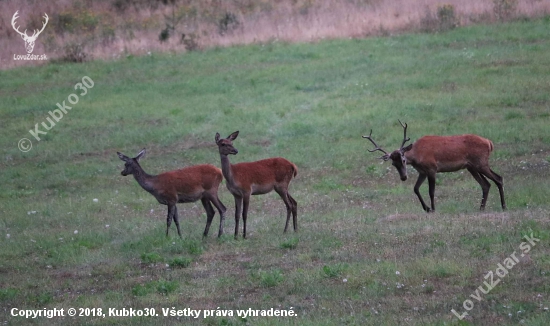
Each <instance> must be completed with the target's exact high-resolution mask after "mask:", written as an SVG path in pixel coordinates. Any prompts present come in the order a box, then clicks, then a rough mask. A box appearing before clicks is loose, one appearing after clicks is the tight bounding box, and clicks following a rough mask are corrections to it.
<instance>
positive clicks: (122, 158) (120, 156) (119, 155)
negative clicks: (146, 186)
mask: <svg viewBox="0 0 550 326" xmlns="http://www.w3.org/2000/svg"><path fill="white" fill-rule="evenodd" d="M116 153H117V155H118V158H120V159H121V160H123V161H124V162H127V161H128V160H129V159H130V158H129V157H128V156H126V155H124V154H122V153H121V152H116Z"/></svg>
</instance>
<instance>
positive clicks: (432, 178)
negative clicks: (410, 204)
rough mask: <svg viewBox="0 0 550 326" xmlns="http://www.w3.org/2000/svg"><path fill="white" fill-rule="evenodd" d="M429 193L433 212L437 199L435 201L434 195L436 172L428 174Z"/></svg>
mask: <svg viewBox="0 0 550 326" xmlns="http://www.w3.org/2000/svg"><path fill="white" fill-rule="evenodd" d="M428 193H429V194H430V201H431V203H432V210H431V211H432V212H434V211H435V201H434V195H435V174H434V175H428Z"/></svg>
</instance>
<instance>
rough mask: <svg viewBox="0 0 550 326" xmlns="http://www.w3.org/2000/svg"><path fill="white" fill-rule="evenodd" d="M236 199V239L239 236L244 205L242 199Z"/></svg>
mask: <svg viewBox="0 0 550 326" xmlns="http://www.w3.org/2000/svg"><path fill="white" fill-rule="evenodd" d="M234 197H235V239H237V236H238V235H239V220H240V219H241V209H242V205H243V198H242V197H237V196H234Z"/></svg>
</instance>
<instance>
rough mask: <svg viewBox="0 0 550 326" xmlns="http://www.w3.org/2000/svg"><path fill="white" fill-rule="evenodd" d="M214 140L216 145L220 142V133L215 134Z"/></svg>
mask: <svg viewBox="0 0 550 326" xmlns="http://www.w3.org/2000/svg"><path fill="white" fill-rule="evenodd" d="M214 140H215V141H216V144H217V143H218V142H219V141H220V133H219V132H217V133H216V136H215V137H214Z"/></svg>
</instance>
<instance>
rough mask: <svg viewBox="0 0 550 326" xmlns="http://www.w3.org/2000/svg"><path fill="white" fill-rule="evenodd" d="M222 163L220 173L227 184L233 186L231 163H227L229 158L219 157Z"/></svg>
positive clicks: (225, 156)
mask: <svg viewBox="0 0 550 326" xmlns="http://www.w3.org/2000/svg"><path fill="white" fill-rule="evenodd" d="M220 158H221V161H222V173H223V176H224V178H225V180H226V181H227V183H228V184H231V185H234V184H235V180H234V179H233V172H232V171H231V163H229V157H227V155H220Z"/></svg>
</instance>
